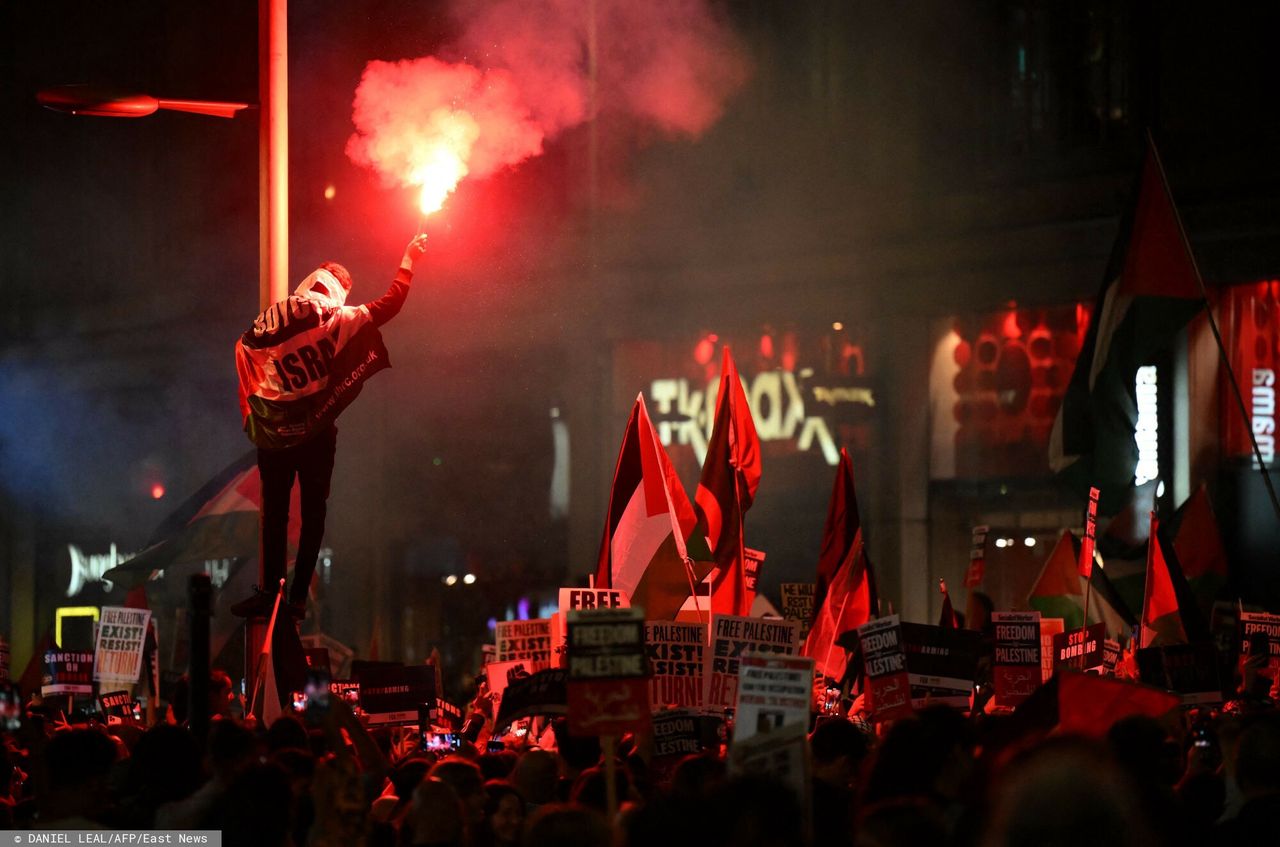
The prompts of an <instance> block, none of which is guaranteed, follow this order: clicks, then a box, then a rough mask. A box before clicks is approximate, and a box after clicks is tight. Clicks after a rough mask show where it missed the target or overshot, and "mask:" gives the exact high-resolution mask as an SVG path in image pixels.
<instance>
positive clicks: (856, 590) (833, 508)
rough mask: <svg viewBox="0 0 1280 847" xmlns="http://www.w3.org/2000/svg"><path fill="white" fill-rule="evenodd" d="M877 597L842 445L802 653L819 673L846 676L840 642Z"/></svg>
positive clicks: (849, 466) (850, 470) (867, 614)
mask: <svg viewBox="0 0 1280 847" xmlns="http://www.w3.org/2000/svg"><path fill="white" fill-rule="evenodd" d="M877 601H878V595H877V593H876V580H875V573H874V572H873V571H872V569H871V562H870V561H869V560H868V558H867V552H866V548H865V546H864V545H863V540H862V521H861V519H860V518H859V516H858V496H857V492H856V490H855V488H854V483H853V463H852V461H850V459H849V453H848V451H846V450H845V449H843V448H841V450H840V463H839V465H838V466H837V467H836V478H835V483H834V485H833V486H832V490H831V500H830V501H829V502H828V504H827V520H826V524H825V525H824V526H823V530H822V551H821V552H820V553H819V554H818V572H817V577H816V580H815V585H814V597H813V622H812V624H811V625H810V628H809V635H808V637H807V638H806V639H805V642H804V648H803V649H802V650H801V655H804V656H811V657H813V659H814V662H815V665H816V667H815V671H816V673H818V674H819V675H822V676H826V677H828V678H830V679H834V680H840V679H842V678H843V677H844V675H845V671H846V662H847V659H846V656H845V651H844V649H843V648H841V647H837V646H836V641H837V639H839V638H840V636H841V635H842V634H843V633H845V632H848V631H849V630H851V629H855V628H857V627H859V626H862V625H863V624H864V623H866V622H867V621H869V620H870V619H871V618H872V617H873V616H875V614H876V605H877Z"/></svg>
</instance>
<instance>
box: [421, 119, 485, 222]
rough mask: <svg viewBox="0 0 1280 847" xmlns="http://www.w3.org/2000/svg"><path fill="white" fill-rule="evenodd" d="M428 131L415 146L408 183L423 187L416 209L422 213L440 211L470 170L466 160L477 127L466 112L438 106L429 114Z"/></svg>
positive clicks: (469, 153) (473, 142) (427, 213)
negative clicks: (429, 129) (438, 107)
mask: <svg viewBox="0 0 1280 847" xmlns="http://www.w3.org/2000/svg"><path fill="white" fill-rule="evenodd" d="M430 125H431V132H430V133H429V134H428V137H427V139H425V140H424V141H423V143H422V146H421V147H419V148H418V150H417V151H415V152H416V154H417V155H415V156H414V158H415V159H416V160H417V161H416V162H415V163H414V168H413V171H412V173H410V175H409V180H408V181H409V183H410V184H412V185H420V186H422V190H421V191H420V193H419V194H418V208H419V209H421V210H422V214H424V215H430V214H431V213H433V212H438V211H440V207H441V206H443V205H444V201H445V200H447V199H449V195H450V194H452V193H453V190H454V189H455V188H457V187H458V183H459V182H461V181H462V178H463V177H465V176H466V175H467V174H468V173H470V168H468V167H467V159H468V158H469V157H470V156H471V150H472V148H473V146H474V145H475V141H476V136H477V134H478V127H477V126H476V121H475V119H474V118H473V117H472V116H471V115H470V114H468V113H467V112H465V111H461V110H459V111H453V110H448V109H437V110H435V111H434V112H433V113H432V114H431V120H430Z"/></svg>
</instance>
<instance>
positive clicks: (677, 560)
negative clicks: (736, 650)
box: [595, 395, 698, 620]
mask: <svg viewBox="0 0 1280 847" xmlns="http://www.w3.org/2000/svg"><path fill="white" fill-rule="evenodd" d="M696 522H697V520H696V518H695V517H694V513H693V506H692V505H691V504H690V503H689V497H688V495H687V494H685V492H684V488H683V487H682V486H681V485H680V480H679V478H678V477H677V476H676V472H675V468H674V467H672V465H671V460H670V459H669V458H668V457H667V451H666V450H664V449H663V448H662V443H661V442H660V441H659V440H658V435H657V433H656V432H654V429H653V424H652V423H650V421H649V412H648V410H647V409H646V408H645V404H644V396H643V395H640V396H637V397H636V402H635V406H633V407H632V409H631V418H630V419H629V420H628V421H627V429H626V433H625V434H624V435H623V437H622V449H621V450H619V451H618V464H617V466H616V467H615V469H614V472H613V489H612V491H611V492H610V494H609V515H608V521H607V522H606V523H605V528H604V538H603V539H602V540H601V542H600V555H599V557H598V559H597V564H596V581H595V584H596V587H597V588H617V589H621V590H622V591H625V592H627V594H628V596H629V597H630V598H631V604H632V605H633V606H639V607H641V608H643V609H644V610H645V617H646V618H648V619H649V620H674V619H675V617H676V613H677V612H679V611H680V607H681V605H683V604H684V601H685V600H686V599H687V598H688V597H689V596H690V595H691V594H692V593H693V590H694V584H695V582H697V581H698V580H697V577H696V575H695V574H694V571H693V563H692V561H691V560H690V559H689V553H688V549H687V547H686V544H685V539H686V538H687V537H688V536H689V535H690V534H691V533H693V531H694V527H695V525H696Z"/></svg>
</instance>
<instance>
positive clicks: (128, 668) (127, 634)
mask: <svg viewBox="0 0 1280 847" xmlns="http://www.w3.org/2000/svg"><path fill="white" fill-rule="evenodd" d="M150 619H151V612H150V610H148V609H126V608H122V607H119V606H103V607H102V616H101V617H100V618H99V619H98V636H97V640H96V642H95V645H94V650H93V652H94V668H93V678H94V679H95V680H97V681H99V682H137V681H138V675H139V674H140V673H141V672H142V648H143V646H145V644H146V641H147V621H149V620H150Z"/></svg>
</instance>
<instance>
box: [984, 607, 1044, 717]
mask: <svg viewBox="0 0 1280 847" xmlns="http://www.w3.org/2000/svg"><path fill="white" fill-rule="evenodd" d="M991 623H992V625H993V626H994V627H995V636H996V640H995V655H994V661H993V662H992V667H991V681H992V684H993V686H994V688H995V696H996V703H997V704H998V705H1000V706H1008V707H1014V706H1017V705H1018V704H1019V703H1021V702H1022V701H1023V700H1026V699H1027V698H1028V697H1030V696H1031V693H1032V692H1033V691H1035V690H1036V689H1037V688H1039V687H1040V684H1041V683H1042V682H1043V679H1042V678H1041V673H1040V667H1041V651H1040V613H1039V612H994V613H993V614H992V615H991Z"/></svg>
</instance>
